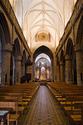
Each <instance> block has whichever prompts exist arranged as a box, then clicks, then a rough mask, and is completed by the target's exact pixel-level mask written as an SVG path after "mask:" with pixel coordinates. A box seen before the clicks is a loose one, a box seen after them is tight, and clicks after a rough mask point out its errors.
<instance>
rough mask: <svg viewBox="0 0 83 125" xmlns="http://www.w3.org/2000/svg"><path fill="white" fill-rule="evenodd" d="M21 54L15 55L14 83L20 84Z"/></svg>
mask: <svg viewBox="0 0 83 125" xmlns="http://www.w3.org/2000/svg"><path fill="white" fill-rule="evenodd" d="M21 60H22V57H21V56H17V57H16V84H20V82H21V73H22V71H21Z"/></svg>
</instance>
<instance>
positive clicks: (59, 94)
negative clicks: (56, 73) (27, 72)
mask: <svg viewBox="0 0 83 125" xmlns="http://www.w3.org/2000/svg"><path fill="white" fill-rule="evenodd" d="M47 86H48V88H49V89H50V91H51V92H52V94H53V95H54V97H55V99H56V100H57V102H58V103H59V105H60V107H61V108H62V109H63V110H64V112H65V114H66V116H67V117H68V119H69V121H70V123H71V125H83V86H77V85H72V84H66V83H49V84H48V85H47Z"/></svg>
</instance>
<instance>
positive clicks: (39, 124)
mask: <svg viewBox="0 0 83 125" xmlns="http://www.w3.org/2000/svg"><path fill="white" fill-rule="evenodd" d="M25 125H69V122H68V120H67V118H66V116H65V115H64V113H63V112H62V110H60V107H59V106H58V104H57V102H56V101H55V100H54V98H53V97H52V95H51V94H50V92H49V90H48V88H47V87H46V86H40V88H39V90H38V93H37V95H36V97H35V99H34V101H33V103H32V105H31V107H30V111H29V112H28V115H27V118H26V120H25Z"/></svg>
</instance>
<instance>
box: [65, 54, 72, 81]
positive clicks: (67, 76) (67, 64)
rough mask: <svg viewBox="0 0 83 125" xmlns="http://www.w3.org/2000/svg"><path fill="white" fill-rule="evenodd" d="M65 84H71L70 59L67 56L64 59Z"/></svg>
mask: <svg viewBox="0 0 83 125" xmlns="http://www.w3.org/2000/svg"><path fill="white" fill-rule="evenodd" d="M65 82H66V83H73V73H72V59H71V58H70V56H69V55H66V57H65Z"/></svg>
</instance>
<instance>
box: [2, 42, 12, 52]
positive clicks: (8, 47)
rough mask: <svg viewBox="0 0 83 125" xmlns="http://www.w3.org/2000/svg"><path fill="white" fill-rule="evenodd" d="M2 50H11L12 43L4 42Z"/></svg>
mask: <svg viewBox="0 0 83 125" xmlns="http://www.w3.org/2000/svg"><path fill="white" fill-rule="evenodd" d="M3 51H4V52H12V45H11V44H10V43H8V44H6V45H5V47H4V48H3Z"/></svg>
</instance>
